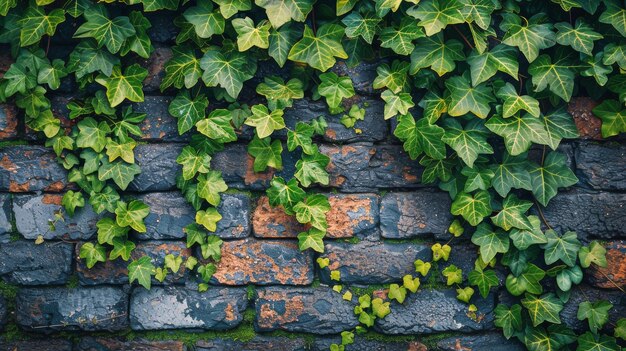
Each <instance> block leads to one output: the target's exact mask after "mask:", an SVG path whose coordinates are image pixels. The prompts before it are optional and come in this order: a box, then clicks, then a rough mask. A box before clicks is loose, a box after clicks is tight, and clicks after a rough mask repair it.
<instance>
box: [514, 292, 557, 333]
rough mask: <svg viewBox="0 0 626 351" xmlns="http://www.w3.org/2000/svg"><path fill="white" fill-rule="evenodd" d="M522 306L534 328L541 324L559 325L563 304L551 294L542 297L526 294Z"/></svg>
mask: <svg viewBox="0 0 626 351" xmlns="http://www.w3.org/2000/svg"><path fill="white" fill-rule="evenodd" d="M522 306H524V307H525V308H526V309H527V310H528V314H529V315H530V320H531V321H532V323H533V326H534V327H536V326H538V325H539V324H541V323H543V322H550V323H556V324H561V318H560V317H559V312H561V310H562V309H563V303H562V302H561V300H559V299H558V298H557V297H556V296H554V294H552V293H549V294H545V295H542V296H535V295H531V294H526V295H525V298H524V299H522Z"/></svg>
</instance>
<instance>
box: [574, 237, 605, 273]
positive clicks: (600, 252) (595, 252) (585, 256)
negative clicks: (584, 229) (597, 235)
mask: <svg viewBox="0 0 626 351" xmlns="http://www.w3.org/2000/svg"><path fill="white" fill-rule="evenodd" d="M578 258H580V265H581V267H583V268H589V266H591V264H592V263H595V264H596V265H597V266H599V267H606V266H607V262H606V249H605V248H604V246H602V244H600V243H599V242H597V241H595V240H594V241H592V242H591V243H590V244H589V246H583V247H581V248H580V251H579V252H578Z"/></svg>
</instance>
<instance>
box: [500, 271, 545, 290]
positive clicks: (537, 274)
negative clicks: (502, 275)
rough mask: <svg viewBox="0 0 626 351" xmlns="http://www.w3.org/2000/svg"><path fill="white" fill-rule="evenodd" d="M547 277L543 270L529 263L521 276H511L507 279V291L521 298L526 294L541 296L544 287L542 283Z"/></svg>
mask: <svg viewBox="0 0 626 351" xmlns="http://www.w3.org/2000/svg"><path fill="white" fill-rule="evenodd" d="M545 276H546V272H545V271H544V270H543V269H541V268H539V267H537V266H535V265H534V264H532V263H529V264H528V265H527V266H526V269H525V270H524V271H523V272H522V273H521V274H520V275H519V276H517V277H516V276H514V275H513V274H509V275H508V276H507V277H506V289H507V290H508V291H509V292H510V293H511V294H512V295H513V296H520V295H522V294H523V293H525V292H529V293H531V294H541V293H542V292H543V287H542V285H541V283H540V282H541V280H542V279H543V278H544V277H545Z"/></svg>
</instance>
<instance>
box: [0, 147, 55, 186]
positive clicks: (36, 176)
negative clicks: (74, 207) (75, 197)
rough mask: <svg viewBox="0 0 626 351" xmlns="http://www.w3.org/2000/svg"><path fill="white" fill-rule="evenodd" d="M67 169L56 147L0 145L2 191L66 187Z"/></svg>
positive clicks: (0, 183) (0, 181)
mask: <svg viewBox="0 0 626 351" xmlns="http://www.w3.org/2000/svg"><path fill="white" fill-rule="evenodd" d="M66 186H67V171H66V170H65V169H64V168H63V167H62V166H61V165H60V164H58V163H57V161H56V155H55V154H54V152H52V150H50V149H48V148H45V147H43V146H26V145H19V146H8V147H5V148H0V191H5V192H6V191H10V192H15V193H21V192H29V191H50V192H59V191H63V190H64V189H65V187H66Z"/></svg>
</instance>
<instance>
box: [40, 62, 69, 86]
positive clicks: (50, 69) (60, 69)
mask: <svg viewBox="0 0 626 351" xmlns="http://www.w3.org/2000/svg"><path fill="white" fill-rule="evenodd" d="M64 65H65V63H64V62H63V61H61V60H59V59H56V60H54V61H52V65H46V66H44V67H42V68H41V69H40V70H39V73H38V74H37V83H39V84H48V87H49V88H50V89H52V90H57V89H59V87H60V86H61V78H63V77H66V76H67V71H66V70H65V67H64Z"/></svg>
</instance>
